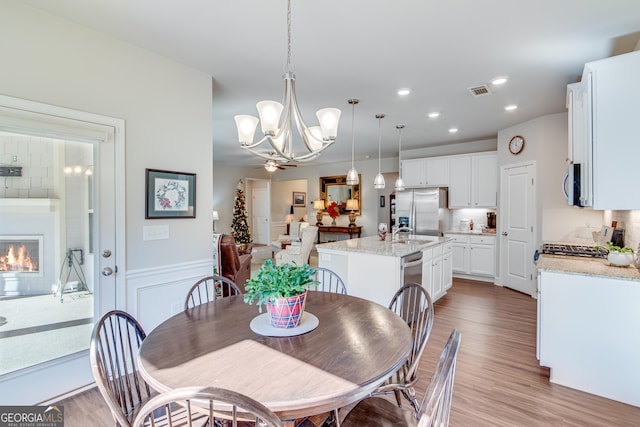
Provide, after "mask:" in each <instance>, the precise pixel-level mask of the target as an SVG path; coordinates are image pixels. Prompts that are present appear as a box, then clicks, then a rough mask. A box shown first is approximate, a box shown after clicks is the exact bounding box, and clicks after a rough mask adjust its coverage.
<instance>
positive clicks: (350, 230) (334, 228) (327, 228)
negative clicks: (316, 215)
mask: <svg viewBox="0 0 640 427" xmlns="http://www.w3.org/2000/svg"><path fill="white" fill-rule="evenodd" d="M322 233H343V234H348V235H349V238H350V239H353V236H356V237H358V238H359V237H360V235H361V234H362V226H361V225H356V226H355V227H349V226H348V225H345V226H340V225H321V226H319V227H318V243H320V234H322Z"/></svg>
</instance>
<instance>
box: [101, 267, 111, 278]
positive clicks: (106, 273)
mask: <svg viewBox="0 0 640 427" xmlns="http://www.w3.org/2000/svg"><path fill="white" fill-rule="evenodd" d="M112 274H113V270H112V269H111V267H105V268H103V269H102V275H103V276H111V275H112Z"/></svg>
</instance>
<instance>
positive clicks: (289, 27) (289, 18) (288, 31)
mask: <svg viewBox="0 0 640 427" xmlns="http://www.w3.org/2000/svg"><path fill="white" fill-rule="evenodd" d="M287 72H291V0H288V1H287Z"/></svg>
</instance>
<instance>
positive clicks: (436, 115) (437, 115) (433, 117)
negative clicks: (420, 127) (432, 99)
mask: <svg viewBox="0 0 640 427" xmlns="http://www.w3.org/2000/svg"><path fill="white" fill-rule="evenodd" d="M429 117H430V118H432V119H435V118H436V117H440V113H438V112H437V111H434V112H433V113H429Z"/></svg>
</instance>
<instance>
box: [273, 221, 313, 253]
mask: <svg viewBox="0 0 640 427" xmlns="http://www.w3.org/2000/svg"><path fill="white" fill-rule="evenodd" d="M308 226H309V223H308V222H297V221H294V222H292V223H291V224H289V234H281V235H279V236H278V240H274V241H272V242H271V246H273V251H274V252H278V251H279V250H280V249H282V242H295V241H297V240H298V239H300V238H301V237H302V230H304V229H305V228H306V227H308Z"/></svg>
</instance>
